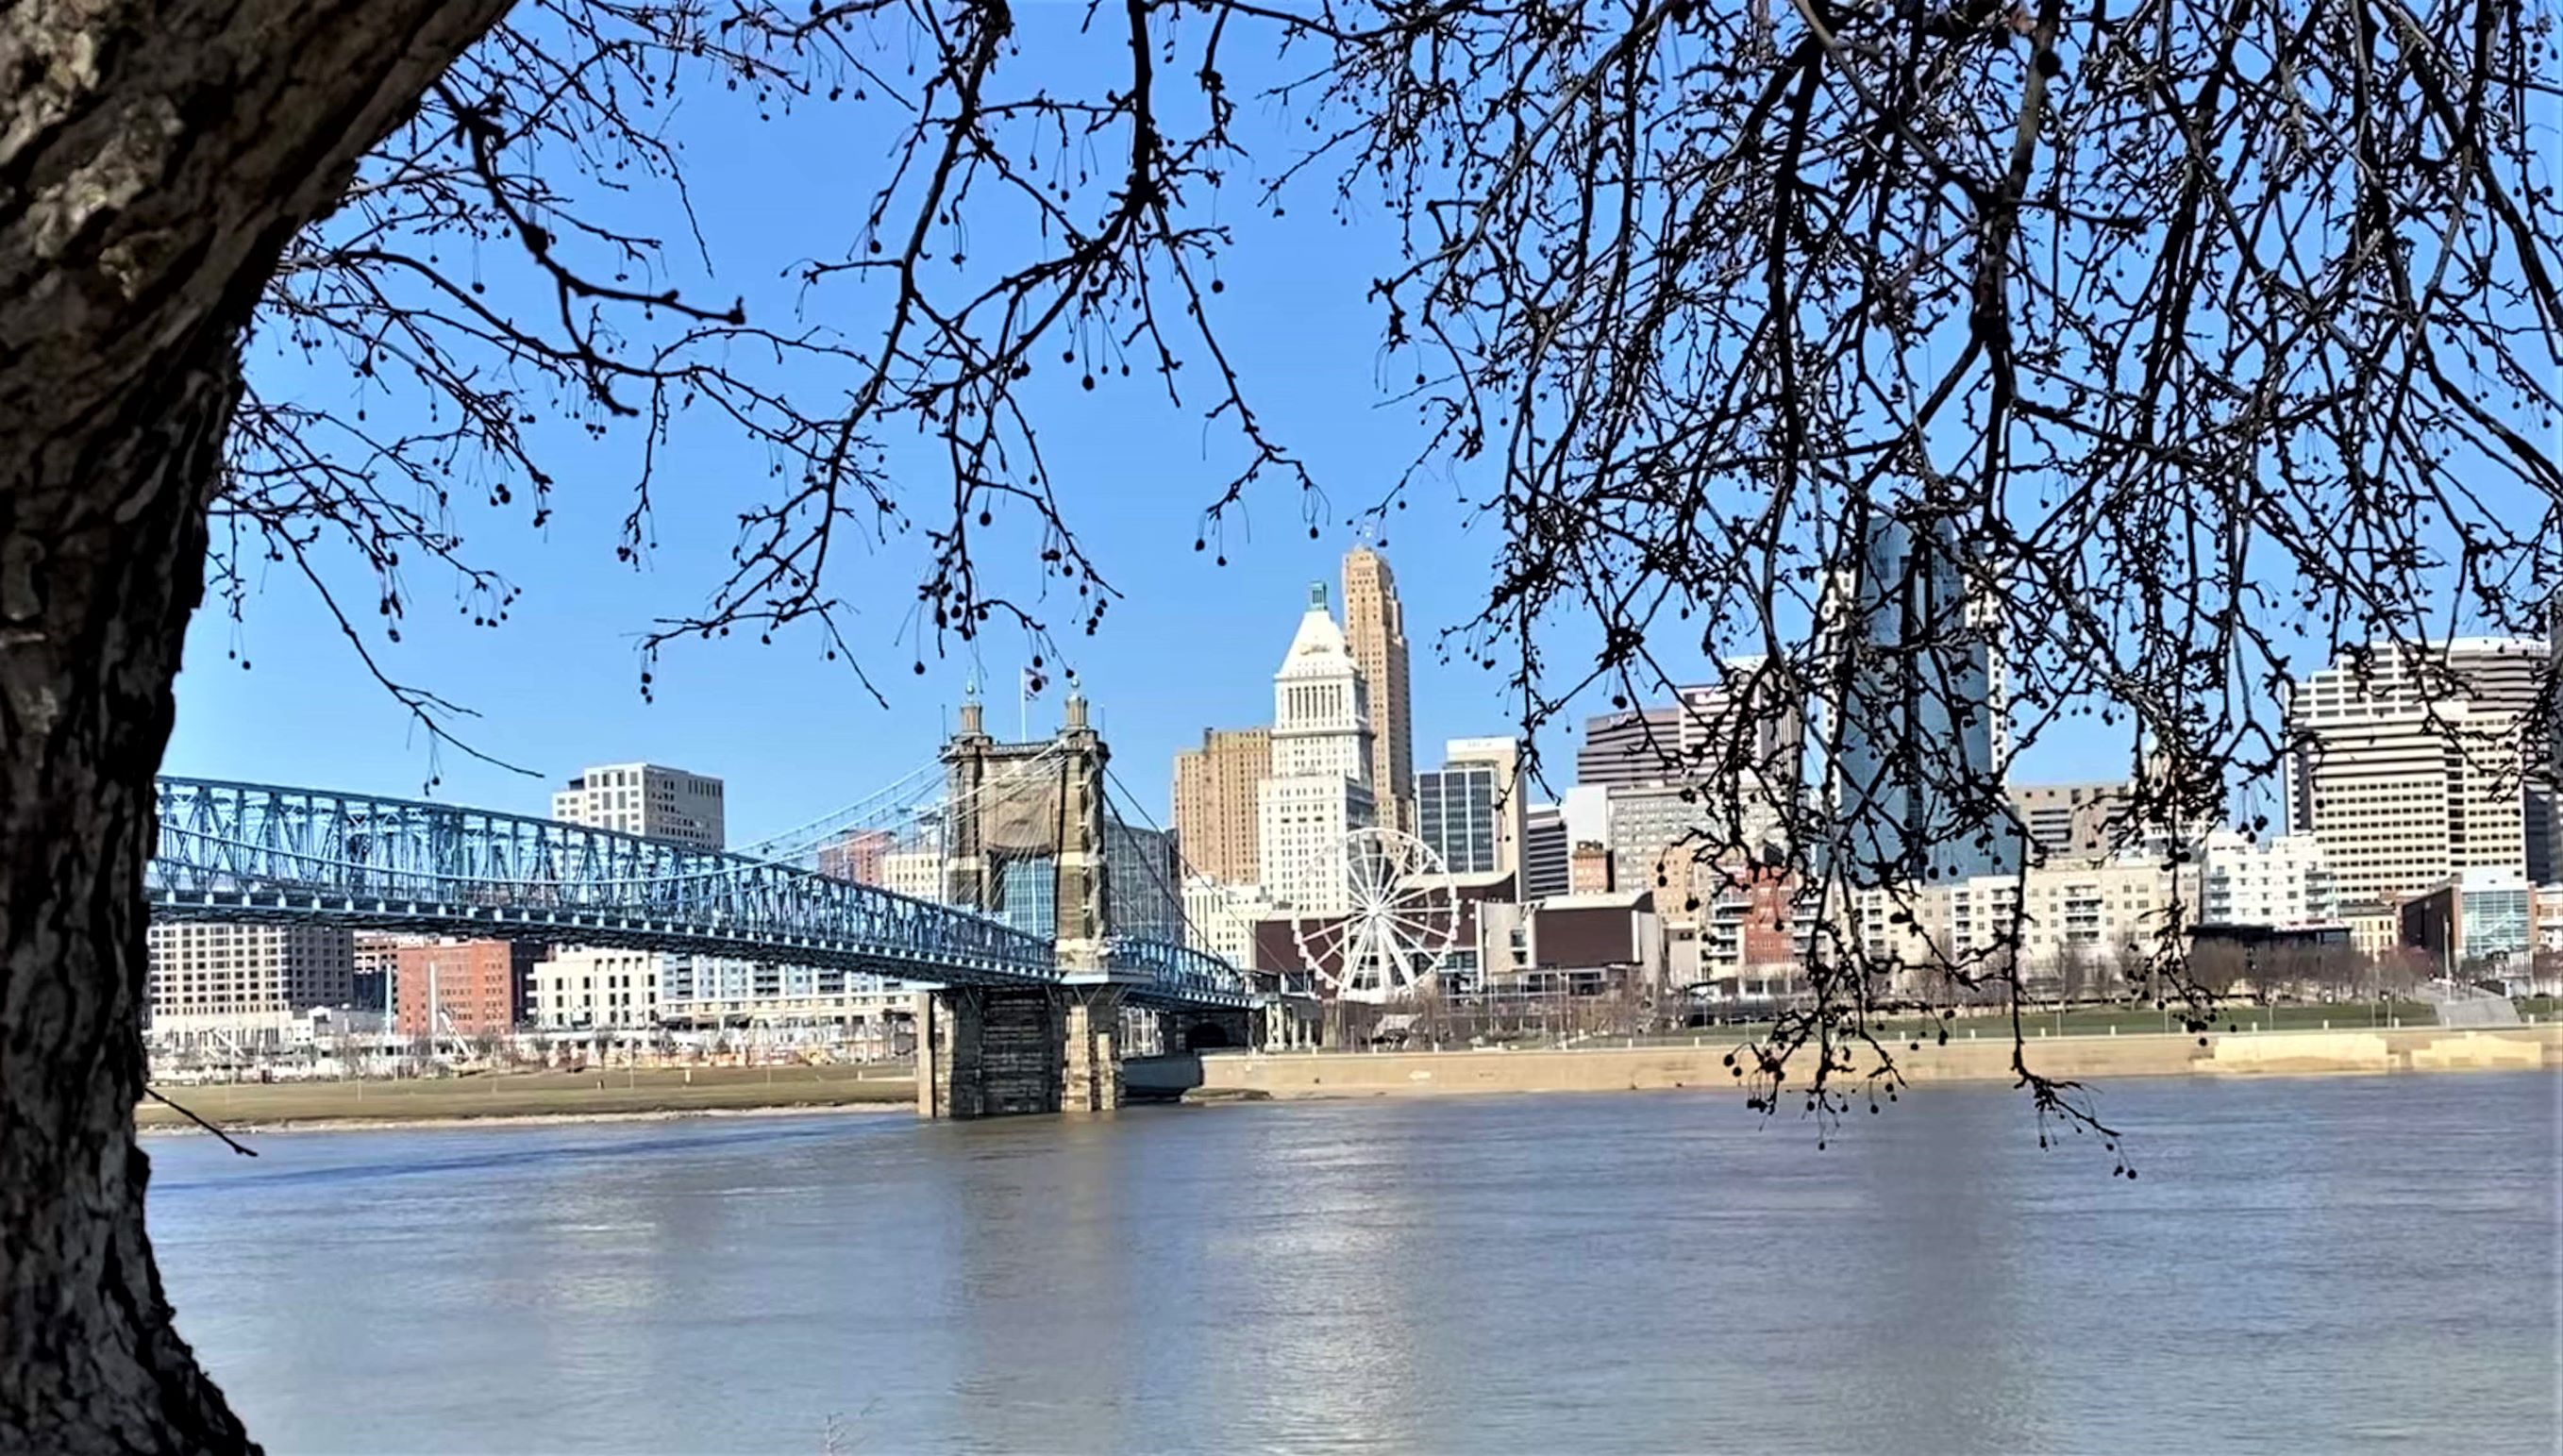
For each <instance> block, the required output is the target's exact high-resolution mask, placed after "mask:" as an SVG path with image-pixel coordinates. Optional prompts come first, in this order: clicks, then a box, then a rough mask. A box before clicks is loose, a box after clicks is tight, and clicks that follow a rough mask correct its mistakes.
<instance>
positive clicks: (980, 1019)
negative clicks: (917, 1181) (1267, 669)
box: [916, 691, 1122, 1118]
mask: <svg viewBox="0 0 2563 1456" xmlns="http://www.w3.org/2000/svg"><path fill="white" fill-rule="evenodd" d="M941 756H942V760H943V764H944V774H945V785H946V789H947V797H946V803H947V806H948V807H947V808H946V810H945V822H944V855H945V870H944V887H945V898H946V899H947V900H948V901H950V902H951V903H952V904H955V905H964V906H969V907H971V908H972V909H975V910H978V911H981V912H984V913H986V914H990V915H996V916H1001V917H1004V918H1006V919H1009V920H1014V921H1016V923H1017V924H1019V925H1026V926H1029V925H1030V924H1031V923H1033V922H1035V921H1037V920H1040V919H1047V920H1048V921H1049V922H1050V924H1051V926H1052V928H1053V929H1054V931H1055V934H1056V936H1057V940H1058V956H1059V967H1060V970H1061V972H1062V974H1063V978H1064V979H1065V980H1066V981H1067V982H1068V983H1067V984H1064V985H1061V986H1058V987H1021V988H1000V987H960V986H955V987H949V988H946V989H944V990H939V991H931V992H923V993H920V994H919V995H918V997H917V1006H916V1024H917V1069H916V1100H917V1111H918V1112H919V1113H920V1114H922V1115H923V1116H926V1117H929V1118H979V1117H995V1116H1002V1115H1005V1114H1009V1113H1032V1112H1058V1111H1062V1110H1067V1111H1072V1112H1106V1111H1109V1110H1111V1109H1112V1108H1115V1107H1117V1106H1119V1105H1120V1101H1121V1076H1120V1056H1119V1050H1118V1047H1117V1045H1116V1043H1117V1041H1118V1038H1119V1028H1120V1022H1121V994H1122V993H1121V988H1120V987H1118V986H1116V985H1113V984H1112V983H1111V980H1110V966H1109V947H1110V944H1111V938H1112V888H1111V866H1110V855H1109V849H1108V845H1107V841H1106V827H1105V826H1106V823H1107V819H1106V813H1105V807H1104V764H1105V762H1106V761H1107V760H1108V758H1109V750H1108V749H1107V748H1106V747H1105V746H1104V743H1103V738H1102V735H1101V734H1099V733H1097V732H1096V731H1095V730H1094V727H1093V725H1092V723H1091V722H1090V721H1089V717H1088V713H1087V709H1086V703H1085V699H1084V696H1083V695H1081V694H1078V693H1076V692H1074V691H1072V692H1071V693H1070V695H1069V699H1068V703H1067V721H1066V723H1065V725H1064V726H1063V727H1062V728H1061V729H1060V731H1059V733H1058V735H1057V736H1056V737H1054V738H1053V739H1051V740H1050V741H1048V742H1038V743H1003V742H999V741H998V740H997V739H996V738H994V737H992V736H990V735H989V733H988V730H987V719H986V710H985V708H984V707H983V706H982V705H981V704H980V703H979V701H978V697H977V695H976V693H975V692H974V693H973V694H972V695H971V697H970V698H969V699H968V700H966V701H964V702H963V704H962V705H961V728H960V731H958V732H956V733H954V734H953V735H952V737H951V739H950V740H949V741H947V742H946V743H945V744H944V745H943V751H942V755H941ZM1045 903H1046V904H1047V906H1048V907H1049V914H1048V915H1047V916H1046V917H1045V916H1044V915H1043V914H1042V907H1043V906H1044V904H1045Z"/></svg>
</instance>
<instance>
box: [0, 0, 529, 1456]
mask: <svg viewBox="0 0 2563 1456" xmlns="http://www.w3.org/2000/svg"><path fill="white" fill-rule="evenodd" d="M502 9H503V5H502V4H501V3H499V0H464V3H441V0H342V3H338V4H334V5H333V4H328V3H323V0H15V3H13V4H11V5H9V6H8V7H6V8H5V9H0V1450H7V1451H17V1450H30V1451H60V1452H86V1451H105V1450H118V1451H141V1450H166V1451H202V1450H241V1449H247V1448H248V1447H249V1444H250V1443H249V1438H248V1436H247V1435H246V1433H245V1432H244V1431H243V1430H242V1428H241V1425H240V1423H239V1421H238V1420H237V1419H236V1418H234V1416H233V1415H232V1413H231V1411H230V1409H229V1408H228V1407H227V1406H226V1405H225V1403H224V1401H223V1398H222V1395H221V1393H220V1392H219V1391H218V1390H216V1389H215V1387H214V1385H213V1383H212V1382H211V1381H210V1380H208V1379H207V1378H206V1377H205V1375H204V1374H203V1372H202V1371H200V1370H199V1369H198V1368H197V1366H196V1363H195V1359H194V1356H193V1355H192V1353H191V1352H189V1351H188V1349H187V1346H186V1343H185V1342H184V1341H182V1340H180V1339H179V1338H178V1336H177V1334H176V1332H175V1331H174V1330H173V1329H172V1327H171V1324H170V1312H169V1306H168V1302H167V1300H166V1299H165V1298H164V1297H163V1296H162V1293H161V1288H160V1278H159V1271H158V1269H157V1267H156V1266H155V1265H154V1264H153V1262H152V1258H151V1248H150V1243H149V1240H148V1238H147V1237H146V1235H145V1232H144V1226H143V1187H144V1182H145V1179H146V1176H147V1171H148V1164H147V1161H146V1159H145V1158H144V1157H143V1155H142V1153H141V1151H140V1150H139V1149H138V1148H137V1147H136V1146H135V1144H134V1140H133V1125H132V1112H133V1105H134V1102H135V1100H136V1098H137V1097H138V1096H139V1095H140V1092H141V1088H142V1079H143V1072H144V1065H145V1064H144V1059H143V1052H142V1043H141V1037H140V1031H139V1028H140V1015H141V1009H142V1005H143V996H144V977H145V974H146V968H147V957H146V952H145V948H144V941H143V922H144V912H143V904H142V898H141V885H142V869H143V865H144V863H145V861H146V859H147V858H148V856H149V854H150V851H151V844H152V840H153V835H154V825H153V820H152V790H151V776H152V774H153V772H154V771H155V770H156V769H157V767H158V766H159V761H160V754H161V750H162V748H163V747H164V746H165V745H166V743H167V741H168V736H169V726H170V721H171V715H172V703H171V684H172V681H173V679H174V678H175V676H176V674H177V670H178V659H179V652H180V648H181V646H182V644H183V642H184V639H185V635H186V626H187V618H188V615H189V613H191V612H192V611H193V610H194V608H195V606H196V603H197V601H198V599H199V598H200V597H201V596H202V594H203V580H204V556H205V533H206V509H207V504H208V502H209V501H210V500H211V499H212V497H213V493H214V491H215V490H216V489H217V487H218V484H219V475H220V464H221V454H222V443H223V434H224V431H225V428H226V427H227V425H228V424H229V421H230V418H231V412H232V409H233V406H234V404H235V403H236V402H237V401H238V399H239V396H240V375H239V363H238V356H239V346H240V340H241V337H242V334H243V331H244V330H245V328H246V327H247V325H248V322H249V319H250V316H251V313H252V312H253V310H254V308H255V306H256V304H257V301H258V298H259V295H260V293H261V291H262V290H263V289H264V288H265V286H266V283H267V280H268V279H269V277H270V276H271V274H272V273H273V272H274V269H275V267H276V263H277V259H278V257H279V255H280V254H281V253H282V251H283V249H284V247H285V245H286V244H287V242H288V241H289V240H291V239H292V237H293V236H294V234H295V233H296V231H297V230H298V229H299V228H301V227H302V226H303V225H304V224H305V223H307V222H308V221H309V220H310V219H312V218H313V217H315V216H317V215H319V214H320V213H321V212H322V211H324V210H325V209H326V208H327V207H329V206H331V205H332V204H334V202H335V201H336V199H337V198H338V197H339V196H340V195H341V194H342V193H343V192H344V189H345V186H346V183H347V181H348V179H349V177H350V176H351V175H352V169H353V167H354V164H355V161H356V159H357V158H358V157H359V156H360V155H361V154H362V153H363V151H364V150H365V149H366V148H368V147H370V146H371V145H373V144H374V143H375V142H376V141H378V140H380V139H381V137H382V136H383V135H384V134H385V133H386V132H387V131H389V130H390V128H391V127H392V126H393V125H395V124H396V123H397V122H398V121H399V120H400V119H401V118H402V117H403V116H404V115H406V114H407V113H408V112H409V110H410V109H411V107H412V106H413V105H414V104H416V101H417V98H418V97H419V96H420V95H421V94H422V93H423V92H424V91H425V89H426V88H427V86H428V85H429V84H430V83H431V82H432V81H433V80H434V79H435V77H436V76H437V75H438V74H440V73H441V72H442V71H443V69H444V68H445V66H446V65H447V64H448V63H449V62H450V61H451V60H452V59H453V58H454V57H455V56H456V55H457V54H459V53H460V52H461V51H462V49H463V48H464V47H465V46H467V45H469V44H470V43H471V42H472V41H473V40H474V39H475V38H477V37H478V36H479V35H480V33H481V32H482V31H483V30H484V29H486V28H487V27H488V26H489V24H490V23H491V22H492V21H493V19H494V18H495V17H496V16H497V14H498V13H499V12H500V11H501V10H502Z"/></svg>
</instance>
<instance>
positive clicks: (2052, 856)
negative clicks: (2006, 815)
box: [2010, 779, 2135, 862]
mask: <svg viewBox="0 0 2563 1456" xmlns="http://www.w3.org/2000/svg"><path fill="white" fill-rule="evenodd" d="M2010 793H2011V807H2012V812H2013V813H2014V814H2016V815H2018V816H2019V817H2020V822H2021V826H2022V827H2023V828H2024V829H2026V830H2028V832H2029V838H2030V842H2031V843H2033V844H2035V845H2037V846H2038V850H2037V852H2038V854H2040V855H2041V856H2043V857H2044V858H2045V859H2046V860H2048V861H2050V862H2053V861H2059V860H2066V859H2094V858H2100V857H2105V856H2107V855H2109V854H2110V853H2112V852H2113V851H2114V850H2115V847H2116V843H2115V842H2116V840H2117V839H2118V837H2119V836H2120V834H2121V832H2122V831H2123V830H2124V828H2125V826H2126V822H2127V817H2128V815H2129V814H2130V813H2132V812H2133V811H2134V808H2135V789H2134V787H2133V786H2132V785H2130V784H2129V783H2127V782H2126V781H2125V780H2123V779H2116V780H2111V779H2095V780H2091V781H2088V782H2083V783H2016V784H2013V785H2012V786H2011V789H2010Z"/></svg>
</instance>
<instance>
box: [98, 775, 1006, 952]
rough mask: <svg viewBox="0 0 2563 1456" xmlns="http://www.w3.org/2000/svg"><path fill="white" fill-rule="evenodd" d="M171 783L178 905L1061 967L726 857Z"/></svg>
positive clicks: (155, 879) (313, 794) (957, 917)
mask: <svg viewBox="0 0 2563 1456" xmlns="http://www.w3.org/2000/svg"><path fill="white" fill-rule="evenodd" d="M158 787H159V794H158V799H159V816H160V841H159V846H158V850H157V853H155V854H154V855H153V857H152V860H151V864H150V867H149V870H148V871H147V875H146V883H147V885H148V887H149V888H150V889H152V890H154V891H158V892H162V893H164V894H165V895H168V896H180V897H209V896H225V897H229V896H248V897H254V896H259V895H272V894H303V895H325V896H331V897H341V898H349V899H359V900H373V901H403V902H412V903H422V902H424V903H434V904H438V905H444V906H451V907H456V908H460V909H471V910H485V911H522V912H528V913H572V914H584V915H591V916H605V917H615V918H619V919H623V920H647V921H657V922H664V923H667V924H669V925H671V926H673V927H684V928H689V929H691V930H695V931H700V932H703V933H707V934H708V935H711V936H721V937H731V938H742V939H752V938H756V937H760V936H766V937H774V938H778V939H788V940H792V941H798V942H811V941H827V942H839V943H844V944H849V945H854V944H862V945H871V946H877V947H881V948H884V949H887V950H892V951H899V952H905V953H906V954H908V955H911V956H913V957H915V958H916V959H917V960H919V961H920V963H924V962H930V961H932V960H933V959H935V958H937V957H952V956H965V957H969V958H972V959H974V960H980V961H986V962H1002V963H1005V964H1008V965H1014V966H1019V967H1021V968H1023V969H1025V970H1026V971H1039V970H1046V969H1048V968H1049V967H1051V966H1053V965H1054V964H1055V963H1056V955H1055V952H1054V948H1053V946H1052V944H1051V942H1050V941H1049V940H1047V939H1045V938H1043V937H1041V936H1034V935H1031V934H1028V933H1026V932H1023V931H1019V930H1017V929H1015V928H1014V927H1012V926H1008V925H1006V924H1004V923H1003V922H1000V921H996V920H992V919H989V918H987V917H985V916H980V915H976V914H974V913H971V912H969V911H965V910H959V909H955V908H953V907H950V906H944V905H936V904H931V903H928V902H926V901H921V900H915V899H911V898H909V897H907V896H903V895H899V894H897V893H895V892H893V891H889V890H884V889H881V888H879V887H876V886H870V885H858V884H854V883H851V882H848V881H844V880H836V879H831V878H828V877H826V876H822V875H817V874H814V873H811V872H810V871H807V870H802V869H798V868H795V867H792V866H787V865H778V864H774V863H771V862H769V861H763V860H757V859H752V858H749V857H746V856H741V855H732V854H724V853H722V852H720V851H716V850H707V849H697V848H692V847H690V846H686V845H679V844H671V843H668V842H665V841H662V840H655V839H644V838H642V837H640V836H638V835H632V834H623V833H619V832H616V831H613V830H606V829H589V828H583V827H581V826H578V825H572V824H563V823H560V822H558V821H556V820H550V819H537V818H532V817H529V816H524V815H515V814H498V813H491V812H488V811H485V810H479V809H469V808H462V807H458V806H455V805H450V804H431V803H424V802H420V801H416V800H407V799H389V798H382V797H378V796H373V795H362V794H345V793H333V792H328V791H323V790H311V789H297V788H286V787H281V786H276V785H266V784H247V783H229V782H222V781H217V780H207V779H182V778H163V779H161V780H160V781H159V786H158ZM779 958H789V957H779Z"/></svg>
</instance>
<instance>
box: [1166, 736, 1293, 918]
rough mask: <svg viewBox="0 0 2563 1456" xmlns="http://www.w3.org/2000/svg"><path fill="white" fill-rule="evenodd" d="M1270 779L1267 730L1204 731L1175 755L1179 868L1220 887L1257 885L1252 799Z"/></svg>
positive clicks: (1270, 738) (1270, 743)
mask: <svg viewBox="0 0 2563 1456" xmlns="http://www.w3.org/2000/svg"><path fill="white" fill-rule="evenodd" d="M1272 776H1273V732H1272V729H1270V728H1204V729H1202V742H1201V746H1200V747H1198V748H1186V749H1185V750H1183V751H1182V752H1180V753H1177V754H1176V755H1175V842H1176V847H1177V849H1178V850H1179V851H1180V852H1181V854H1182V856H1183V863H1184V868H1185V869H1187V870H1189V871H1190V872H1191V873H1193V874H1195V875H1204V876H1208V877H1209V878H1210V879H1212V880H1215V881H1217V882H1219V883H1220V884H1223V885H1260V884H1262V883H1263V878H1262V873H1261V871H1260V869H1259V868H1258V845H1257V843H1256V828H1255V824H1256V798H1257V795H1258V794H1259V793H1260V792H1261V791H1262V789H1263V786H1264V780H1266V779H1268V778H1270V777H1272Z"/></svg>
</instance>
